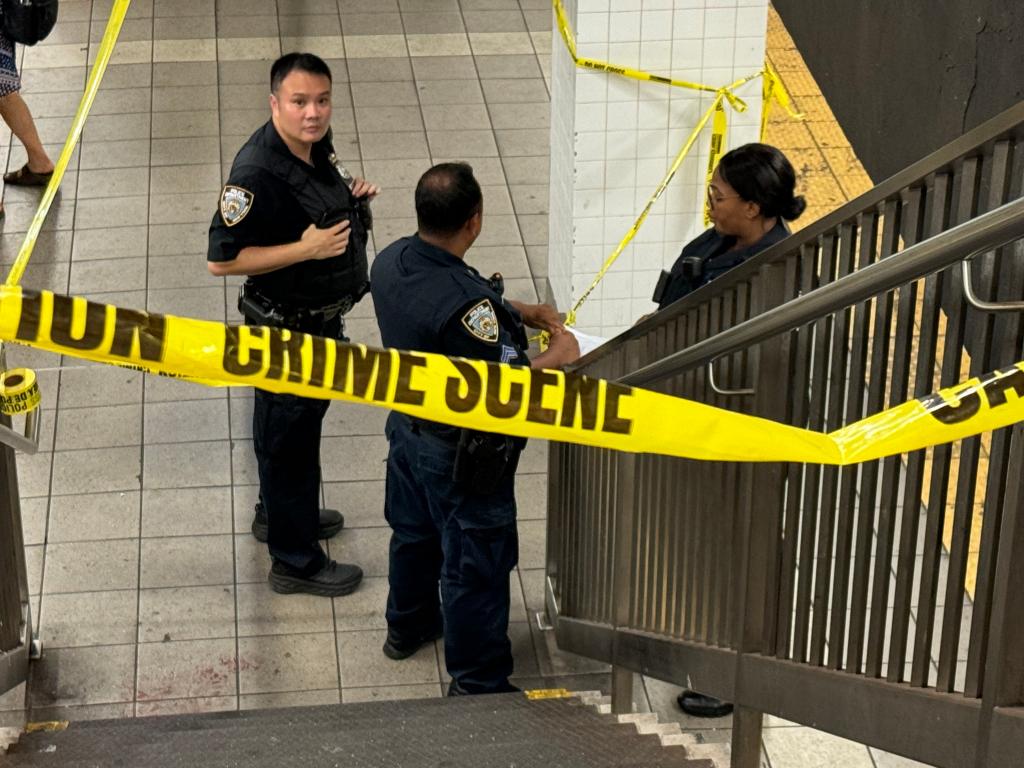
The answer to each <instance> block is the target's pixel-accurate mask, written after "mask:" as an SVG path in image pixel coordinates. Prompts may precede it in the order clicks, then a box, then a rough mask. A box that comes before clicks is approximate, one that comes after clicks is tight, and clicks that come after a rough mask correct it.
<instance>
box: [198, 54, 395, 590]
mask: <svg viewBox="0 0 1024 768" xmlns="http://www.w3.org/2000/svg"><path fill="white" fill-rule="evenodd" d="M270 110H271V119H270V120H269V121H268V122H267V123H266V124H265V125H263V127H261V128H260V129H258V130H257V131H256V132H255V133H254V134H253V135H252V136H251V137H250V138H249V140H248V141H247V142H246V143H245V145H244V146H243V147H242V149H241V150H240V151H239V152H238V155H237V156H236V157H235V162H234V164H233V165H232V167H231V174H230V176H229V177H228V182H227V185H226V186H225V187H224V190H223V192H222V193H221V199H220V210H219V211H218V212H217V213H216V214H214V217H213V222H212V224H211V225H210V242H209V251H208V253H207V260H208V261H207V265H208V266H209V269H210V272H212V273H213V274H214V275H218V276H221V275H246V276H247V279H246V281H245V284H244V286H243V287H242V291H241V293H240V295H239V300H238V307H239V310H240V311H241V312H242V314H243V315H244V316H245V321H246V323H247V324H249V325H267V326H276V327H280V328H288V329H291V330H295V331H301V332H304V333H311V334H315V335H317V336H324V337H326V338H334V339H345V336H344V329H345V323H344V318H343V316H344V314H345V313H346V312H348V311H349V310H350V309H351V308H352V306H353V305H354V304H355V303H356V302H357V301H359V299H360V298H362V296H363V295H364V294H365V293H366V292H367V291H368V289H369V283H368V275H367V261H366V241H367V230H368V228H369V226H370V220H369V204H368V203H369V200H370V199H371V198H372V197H373V196H374V195H376V194H377V192H378V189H377V188H376V187H375V186H373V185H371V184H368V183H367V182H365V181H363V180H362V179H353V178H352V177H351V176H350V175H349V174H348V172H347V171H345V170H344V168H342V167H341V166H340V164H338V162H337V159H336V157H335V155H334V150H333V148H332V146H331V140H330V120H331V71H330V69H329V68H328V66H327V64H326V63H325V62H324V61H323V60H322V59H320V58H318V57H317V56H314V55H312V54H309V53H289V54H287V55H285V56H282V57H281V58H280V59H278V60H277V61H275V62H274V64H273V66H272V67H271V70H270ZM327 406H328V401H327V400H317V399H312V398H305V397H298V396H295V395H285V394H275V393H272V392H266V391H263V390H260V389H257V390H256V401H255V406H254V413H253V445H254V447H255V450H256V460H257V464H258V466H259V478H260V496H259V502H258V503H257V504H256V511H255V518H254V520H253V524H252V531H253V534H254V535H255V536H256V538H257V539H259V540H260V541H266V542H267V543H268V545H269V548H270V555H271V558H272V561H273V565H272V566H271V569H270V574H269V577H268V579H269V582H270V586H271V587H272V588H273V589H274V591H276V592H284V593H290V592H306V593H310V594H314V595H324V596H337V595H345V594H348V593H350V592H352V591H353V590H354V589H356V587H358V586H359V583H360V581H362V578H363V572H362V569H360V568H359V567H358V566H356V565H348V564H345V563H336V562H335V561H333V560H331V559H329V558H328V557H327V555H326V553H325V552H324V550H323V548H322V547H321V546H320V543H319V539H325V538H329V537H330V536H333V535H334V534H336V533H337V532H338V531H339V530H341V528H342V526H343V525H344V518H343V517H342V516H341V514H340V513H339V512H337V511H335V510H327V509H320V432H321V426H322V423H323V418H324V414H325V413H326V412H327Z"/></svg>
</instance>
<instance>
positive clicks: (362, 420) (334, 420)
mask: <svg viewBox="0 0 1024 768" xmlns="http://www.w3.org/2000/svg"><path fill="white" fill-rule="evenodd" d="M388 413H389V411H388V410H387V409H386V408H375V407H371V406H368V405H362V404H360V403H349V402H344V401H337V402H332V403H331V407H330V408H329V409H328V411H327V416H326V417H325V418H324V426H323V434H324V436H325V437H336V436H343V435H369V436H382V435H383V434H384V423H385V422H386V421H387V418H388Z"/></svg>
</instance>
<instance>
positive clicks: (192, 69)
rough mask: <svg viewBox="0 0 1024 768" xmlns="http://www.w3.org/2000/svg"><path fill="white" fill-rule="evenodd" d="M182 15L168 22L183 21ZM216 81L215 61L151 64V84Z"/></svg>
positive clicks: (203, 83) (204, 83)
mask: <svg viewBox="0 0 1024 768" xmlns="http://www.w3.org/2000/svg"><path fill="white" fill-rule="evenodd" d="M183 20H184V19H183V17H177V18H175V19H169V20H168V21H167V22H163V23H168V24H173V23H175V22H176V21H183ZM215 82H217V62H215V61H169V62H158V63H155V64H153V85H155V86H174V85H178V86H181V85H209V84H210V83H215Z"/></svg>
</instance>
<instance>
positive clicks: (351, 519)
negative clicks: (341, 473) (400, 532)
mask: <svg viewBox="0 0 1024 768" xmlns="http://www.w3.org/2000/svg"><path fill="white" fill-rule="evenodd" d="M324 503H325V505H326V506H328V507H330V508H332V509H338V510H341V512H342V514H344V515H345V527H346V528H349V529H353V528H381V527H383V526H385V525H387V522H386V521H385V520H384V481H383V480H362V481H354V482H341V483H324ZM240 514H241V513H240ZM248 514H250V513H248V512H246V513H245V514H244V515H243V516H242V517H239V518H236V519H237V520H238V521H239V522H244V518H245V516H247V515H248Z"/></svg>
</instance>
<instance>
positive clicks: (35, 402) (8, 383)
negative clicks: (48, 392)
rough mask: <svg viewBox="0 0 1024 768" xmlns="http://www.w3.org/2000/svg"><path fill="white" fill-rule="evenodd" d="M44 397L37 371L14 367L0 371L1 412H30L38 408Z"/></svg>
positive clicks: (10, 413) (11, 413) (12, 414)
mask: <svg viewBox="0 0 1024 768" xmlns="http://www.w3.org/2000/svg"><path fill="white" fill-rule="evenodd" d="M42 399H43V396H42V395H41V394H40V393H39V384H38V383H37V382H36V372H35V371H32V370H29V369H28V368H12V369H11V370H9V371H4V372H3V373H0V413H6V414H7V415H8V416H14V415H16V414H19V413H28V412H29V411H34V410H35V409H36V408H38V407H39V403H40V402H41V401H42Z"/></svg>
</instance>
